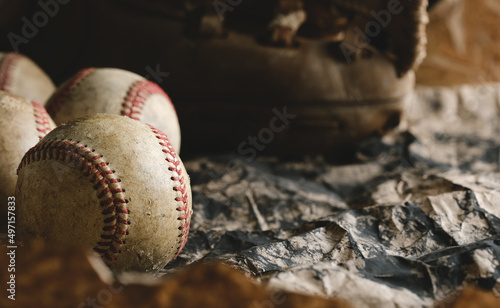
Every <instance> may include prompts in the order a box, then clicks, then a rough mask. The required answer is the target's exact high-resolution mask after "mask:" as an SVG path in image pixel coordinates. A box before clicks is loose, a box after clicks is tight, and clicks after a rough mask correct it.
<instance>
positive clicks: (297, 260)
mask: <svg viewBox="0 0 500 308" xmlns="http://www.w3.org/2000/svg"><path fill="white" fill-rule="evenodd" d="M499 107H500V85H499V84H481V85H476V86H462V87H457V88H419V89H417V90H416V92H415V95H414V98H413V99H412V100H411V101H409V102H408V105H407V106H406V114H407V120H406V121H405V123H404V124H402V126H401V129H400V130H399V131H398V132H395V133H394V134H392V135H390V136H386V137H384V138H382V139H372V140H368V141H367V142H365V143H364V144H362V145H361V146H360V148H359V150H358V153H357V157H356V161H355V162H353V163H352V164H348V165H333V164H331V163H328V162H327V160H325V159H323V158H321V157H315V158H307V159H305V160H304V161H301V162H282V161H280V160H279V159H277V158H273V157H258V158H257V159H256V160H254V161H247V160H246V158H245V157H240V156H238V155H229V154H228V155H226V156H217V157H201V158H198V159H192V160H190V161H187V162H186V168H187V169H188V172H189V174H190V176H191V180H192V191H193V210H194V213H193V217H192V222H191V233H190V238H189V240H188V242H187V244H186V247H185V248H184V250H183V252H182V253H181V254H180V256H179V257H178V258H177V259H176V260H174V261H172V262H171V263H170V264H168V265H167V267H166V269H165V273H166V274H169V273H172V272H175V271H176V270H177V269H178V268H179V267H181V266H183V265H186V264H190V263H192V262H194V261H197V260H204V261H209V260H218V261H223V262H226V263H229V264H231V265H233V266H235V267H237V268H240V269H242V270H243V271H245V272H246V273H247V274H248V275H249V276H251V277H254V278H255V279H256V280H258V281H260V282H261V283H263V284H264V285H266V286H267V287H268V288H271V289H275V288H276V289H284V290H288V291H294V292H300V293H306V294H314V295H321V296H327V297H328V296H340V297H343V298H346V299H348V300H349V301H350V302H351V303H352V304H353V305H354V306H355V307H430V306H433V305H435V304H436V303H438V302H443V301H446V300H447V299H448V298H451V297H452V296H454V295H456V294H457V293H458V292H459V291H460V290H461V289H463V288H464V286H466V285H470V284H473V285H476V286H478V287H480V288H483V289H486V290H493V291H494V292H496V294H500V265H499V264H500V173H499V166H498V162H499V155H500V154H499V153H500V140H499V134H498V133H499V129H498V120H497V119H498V117H499V114H500V111H499ZM299 116H300V115H299ZM292 125H293V123H292Z"/></svg>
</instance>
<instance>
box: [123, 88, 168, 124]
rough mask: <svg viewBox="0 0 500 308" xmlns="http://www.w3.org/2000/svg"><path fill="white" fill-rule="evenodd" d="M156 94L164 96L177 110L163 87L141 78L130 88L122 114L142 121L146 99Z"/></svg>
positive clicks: (124, 101)
mask: <svg viewBox="0 0 500 308" xmlns="http://www.w3.org/2000/svg"><path fill="white" fill-rule="evenodd" d="M155 94H158V95H162V96H164V97H165V98H166V99H167V100H168V102H169V103H170V105H171V106H172V108H174V110H175V107H174V105H173V104H172V101H171V100H170V97H168V95H167V93H165V91H163V89H162V88H160V87H159V86H158V85H157V84H156V83H154V82H151V81H149V80H139V81H136V82H134V83H133V84H132V86H131V87H130V88H129V89H128V92H127V96H125V98H124V100H123V104H122V107H123V108H122V110H121V115H123V116H126V117H129V118H131V119H134V120H138V121H140V116H141V113H142V109H143V108H144V104H145V103H146V100H147V99H148V98H149V97H150V96H151V95H155Z"/></svg>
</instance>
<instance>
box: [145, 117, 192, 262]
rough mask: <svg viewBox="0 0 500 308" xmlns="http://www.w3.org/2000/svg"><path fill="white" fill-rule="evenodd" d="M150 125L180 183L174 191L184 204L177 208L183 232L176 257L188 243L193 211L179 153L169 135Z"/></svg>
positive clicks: (175, 177) (177, 198)
mask: <svg viewBox="0 0 500 308" xmlns="http://www.w3.org/2000/svg"><path fill="white" fill-rule="evenodd" d="M148 126H149V127H150V128H151V130H152V131H153V133H154V134H155V135H156V138H158V139H159V140H160V142H159V143H160V145H161V146H162V147H164V148H163V149H162V151H163V152H164V153H166V154H167V157H166V158H165V160H166V161H167V162H168V163H169V164H171V166H169V168H168V170H170V171H172V172H174V176H172V178H171V179H172V181H174V182H178V183H179V184H178V185H176V186H174V191H176V192H178V193H179V195H178V196H177V197H176V198H175V199H174V200H175V201H176V202H181V203H182V205H180V206H179V207H177V208H176V210H177V211H178V212H179V217H177V220H182V221H183V224H182V225H181V226H180V227H179V230H180V231H181V233H180V234H179V236H178V237H179V247H178V248H177V253H176V254H175V257H174V258H176V257H177V256H178V255H179V253H180V252H181V250H182V248H184V246H185V245H186V241H187V238H188V234H189V224H190V223H191V211H190V210H189V203H188V194H187V193H186V191H187V185H186V182H185V179H184V175H183V174H182V168H181V167H180V164H181V161H180V160H179V157H178V156H177V153H175V150H174V147H173V146H172V144H171V143H170V141H169V140H168V138H167V135H165V134H164V133H163V132H161V131H160V130H158V129H156V128H154V127H153V126H152V125H149V124H148Z"/></svg>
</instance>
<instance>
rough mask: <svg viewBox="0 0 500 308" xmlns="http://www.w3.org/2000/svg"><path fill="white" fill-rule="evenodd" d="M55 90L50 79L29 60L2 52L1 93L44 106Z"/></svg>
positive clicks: (0, 63) (12, 53) (0, 54)
mask: <svg viewBox="0 0 500 308" xmlns="http://www.w3.org/2000/svg"><path fill="white" fill-rule="evenodd" d="M55 90H56V87H55V86H54V83H52V80H51V79H50V77H49V76H47V74H45V72H44V71H43V70H42V69H41V68H40V67H39V66H38V65H36V64H35V63H34V62H33V61H31V60H30V59H29V58H27V57H25V56H23V55H21V54H18V53H15V52H9V53H2V52H0V91H5V92H9V93H12V94H16V95H19V96H22V97H24V98H27V99H29V100H30V101H35V102H37V103H40V104H44V103H45V102H46V101H47V99H48V98H49V97H50V96H51V95H52V93H53V92H54V91H55Z"/></svg>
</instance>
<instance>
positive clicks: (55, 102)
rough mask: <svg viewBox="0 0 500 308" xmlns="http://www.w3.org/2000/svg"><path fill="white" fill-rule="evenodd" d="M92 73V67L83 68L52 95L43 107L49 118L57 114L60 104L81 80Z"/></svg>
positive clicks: (93, 69)
mask: <svg viewBox="0 0 500 308" xmlns="http://www.w3.org/2000/svg"><path fill="white" fill-rule="evenodd" d="M93 71H95V68H93V67H90V68H84V69H82V70H80V71H78V73H76V74H75V75H74V76H73V77H71V78H70V79H69V80H68V81H66V83H65V84H64V85H63V86H62V88H61V89H59V90H57V92H56V94H54V95H53V96H52V97H51V98H50V99H49V101H48V102H47V104H46V105H45V108H47V112H48V113H49V114H50V115H51V116H54V115H55V114H56V113H57V112H59V110H60V109H61V106H62V104H63V103H64V101H65V100H66V99H67V98H68V96H69V95H70V94H71V92H72V91H73V90H75V88H76V87H77V86H78V84H79V83H80V82H82V80H83V79H85V78H86V77H87V76H88V75H90V74H91V73H92V72H93Z"/></svg>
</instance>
